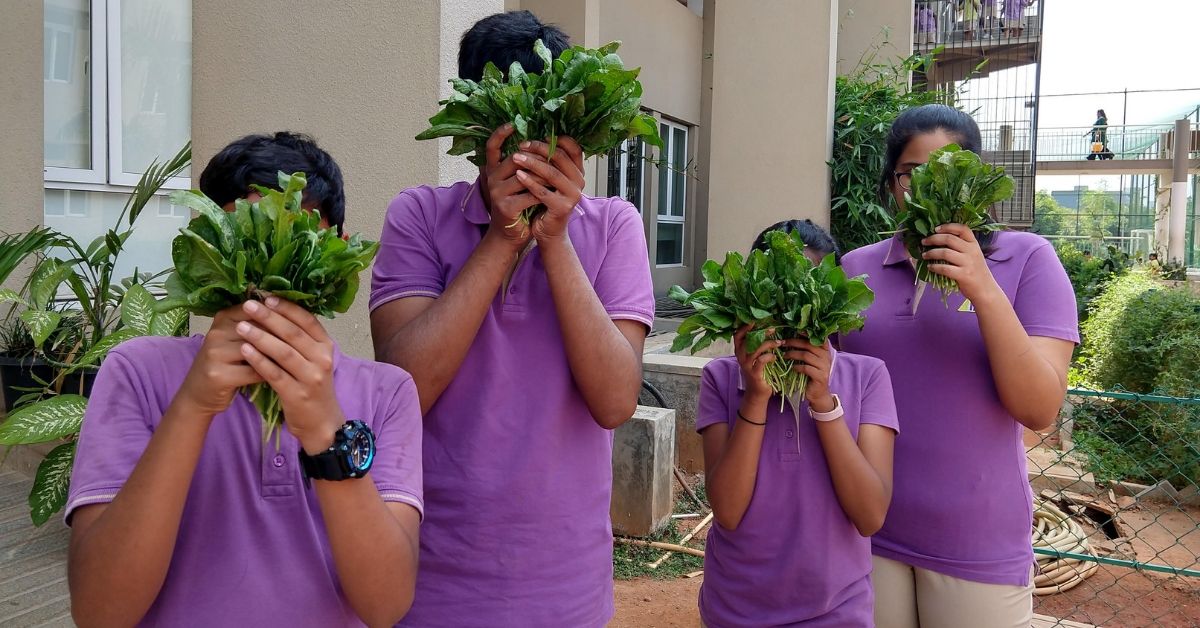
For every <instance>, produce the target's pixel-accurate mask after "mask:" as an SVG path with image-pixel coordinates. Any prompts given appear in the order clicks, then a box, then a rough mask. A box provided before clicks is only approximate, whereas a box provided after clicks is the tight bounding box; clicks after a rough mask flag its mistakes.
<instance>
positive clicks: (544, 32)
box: [458, 11, 571, 81]
mask: <svg viewBox="0 0 1200 628" xmlns="http://www.w3.org/2000/svg"><path fill="white" fill-rule="evenodd" d="M539 39H540V40H542V43H543V44H546V47H547V48H549V49H550V56H552V57H553V58H555V59H557V58H558V55H560V54H562V53H563V51H564V50H566V49H567V48H570V47H571V40H570V38H568V37H567V34H566V33H564V32H563V31H562V29H560V28H558V27H557V26H553V25H550V24H542V21H541V20H539V19H538V18H537V16H536V15H534V14H532V13H530V12H529V11H508V12H506V13H497V14H495V15H489V16H487V17H485V18H483V19H482V20H479V21H478V22H476V23H475V25H474V26H472V27H471V29H470V30H468V31H467V32H465V33H463V36H462V40H461V41H460V42H459V46H458V77H459V78H463V79H468V80H471V81H479V80H481V79H482V78H483V68H484V66H486V65H487V64H488V62H489V61H490V62H492V63H494V64H496V67H497V68H499V69H500V71H501V72H504V73H505V74H506V75H507V73H508V68H509V66H511V65H512V63H513V61H520V62H521V67H522V68H523V69H524V70H525V71H526V72H541V71H542V70H544V69H545V68H544V67H543V64H542V60H541V59H540V58H538V56H537V55H536V54H534V52H533V43H534V42H535V41H537V40H539Z"/></svg>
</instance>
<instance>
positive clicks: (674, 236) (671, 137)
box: [654, 121, 688, 266]
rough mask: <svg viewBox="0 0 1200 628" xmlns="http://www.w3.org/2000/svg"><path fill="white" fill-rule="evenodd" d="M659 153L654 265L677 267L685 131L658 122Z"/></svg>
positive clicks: (682, 214) (685, 164)
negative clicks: (661, 149) (660, 152)
mask: <svg viewBox="0 0 1200 628" xmlns="http://www.w3.org/2000/svg"><path fill="white" fill-rule="evenodd" d="M659 135H661V136H662V139H663V151H662V156H661V157H660V162H659V164H658V216H657V217H658V228H657V237H656V240H657V246H656V248H655V251H656V253H655V256H654V257H655V260H654V262H655V264H657V265H658V266H680V265H682V264H683V256H684V249H683V247H684V231H685V229H684V227H685V225H686V220H687V217H686V213H687V212H686V207H687V167H688V130H687V128H686V127H682V126H679V125H677V124H673V123H671V122H665V121H664V122H661V123H660V125H659Z"/></svg>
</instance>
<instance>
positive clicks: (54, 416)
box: [0, 143, 192, 525]
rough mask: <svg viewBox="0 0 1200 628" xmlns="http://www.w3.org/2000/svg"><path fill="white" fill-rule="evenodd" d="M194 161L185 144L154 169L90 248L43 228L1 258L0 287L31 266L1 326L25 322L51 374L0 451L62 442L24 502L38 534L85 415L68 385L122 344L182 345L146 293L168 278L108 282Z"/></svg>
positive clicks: (175, 317)
mask: <svg viewBox="0 0 1200 628" xmlns="http://www.w3.org/2000/svg"><path fill="white" fill-rule="evenodd" d="M191 158H192V149H191V144H190V143H189V144H188V145H186V146H184V147H183V149H181V150H180V151H179V153H177V154H176V155H175V156H174V157H173V158H171V159H170V160H168V161H167V162H165V163H159V162H154V163H153V164H151V165H150V167H149V168H148V169H147V170H146V172H145V173H143V174H142V177H141V179H140V180H139V181H138V184H137V186H135V187H134V189H133V192H132V194H131V195H130V197H129V201H128V202H127V203H126V205H125V209H124V211H123V212H122V214H121V216H120V217H119V218H118V219H117V224H116V226H115V227H114V228H112V229H110V230H108V232H106V233H105V234H104V235H102V236H100V237H98V238H96V239H95V240H93V241H92V242H91V243H90V244H88V245H86V246H85V245H83V244H81V243H79V242H78V241H76V240H75V239H74V238H72V237H70V236H67V235H64V234H62V233H59V232H56V231H54V230H51V229H46V228H44V227H39V228H37V229H34V230H32V231H29V232H27V233H23V234H15V235H12V236H8V237H7V238H5V240H4V244H5V246H4V247H3V248H0V281H3V280H5V279H7V278H8V277H9V276H10V275H11V274H12V273H13V272H14V271H15V270H16V269H17V268H18V267H20V266H21V265H22V264H23V263H24V262H26V261H27V260H30V259H32V260H34V262H35V264H34V267H33V272H32V274H31V275H30V277H29V280H28V281H26V282H25V284H24V286H23V287H22V289H21V290H20V291H19V292H18V291H15V290H9V289H0V302H3V303H8V304H11V305H12V308H13V309H12V310H10V312H9V317H8V319H7V322H10V323H11V321H12V320H13V318H12V317H13V315H16V316H17V318H18V319H19V320H20V321H21V322H22V324H23V325H24V326H25V329H26V330H27V331H28V333H29V337H30V341H31V342H32V343H33V345H34V355H35V356H36V357H38V358H41V359H43V360H45V361H46V362H48V363H50V364H51V365H53V366H54V367H55V376H54V377H53V378H52V379H51V380H50V381H48V382H46V386H45V387H44V389H42V390H40V391H36V392H34V393H31V394H29V395H26V396H25V397H23V398H22V400H21V402H20V403H19V404H18V406H17V408H15V409H14V411H13V412H12V413H11V414H9V416H8V418H7V419H6V420H5V421H4V423H2V424H0V445H9V446H13V445H33V444H39V443H52V442H59V441H65V442H62V443H61V444H59V445H58V446H56V447H55V448H54V449H52V450H50V452H49V453H48V454H47V455H46V457H45V459H44V460H42V462H41V464H40V465H39V466H38V470H37V475H36V476H35V478H34V483H33V489H32V490H31V491H30V494H29V508H30V516H31V518H32V519H33V522H34V523H35V524H36V525H41V524H43V523H45V522H46V521H47V520H48V519H49V518H50V516H51V515H52V514H54V513H55V512H57V511H58V510H60V509H61V508H62V507H63V504H65V503H66V499H67V488H68V485H69V482H70V477H71V467H72V464H73V462H74V460H75V440H76V438H77V437H78V435H79V429H80V426H81V425H82V424H83V414H84V411H85V409H86V407H87V398H86V397H85V396H84V394H83V393H84V385H83V379H82V378H80V377H74V376H77V375H79V374H80V373H86V372H89V371H94V370H95V369H96V367H97V366H98V365H99V364H100V363H101V361H103V359H104V357H105V356H106V355H108V352H109V350H111V349H112V348H113V347H115V346H117V345H118V344H120V343H121V342H124V341H126V340H129V339H131V338H136V337H138V336H146V335H159V336H173V335H179V334H181V333H183V331H184V330H185V327H186V324H187V313H186V312H185V311H183V310H179V309H175V310H170V311H163V312H158V311H157V310H156V304H157V299H156V298H155V297H154V295H153V294H152V293H151V291H150V289H152V288H153V289H157V288H158V287H159V282H158V279H159V278H161V277H162V276H163V275H164V274H165V271H164V272H162V273H158V274H144V273H138V272H137V271H136V270H135V271H134V275H133V276H131V277H126V278H123V279H117V278H116V277H115V276H114V272H115V269H116V267H117V261H118V259H119V257H120V255H121V252H122V251H123V250H124V248H125V245H126V242H127V241H128V240H129V237H130V236H131V235H133V230H134V227H135V223H136V222H137V219H138V217H139V216H140V215H141V212H142V210H143V209H144V208H145V206H146V204H147V203H149V202H150V200H151V199H153V198H154V195H155V194H156V193H157V192H158V191H159V189H161V188H162V186H163V185H164V184H165V183H166V182H167V180H168V179H170V178H171V177H174V176H176V175H178V174H179V173H180V172H181V171H182V170H183V169H184V168H186V167H187V166H188V164H190V163H191ZM64 289H65V290H66V291H69V293H70V295H71V297H72V298H71V300H70V302H69V303H59V302H58V295H59V292H60V290H64ZM18 312H19V313H18ZM76 327H77V329H75V330H72V329H71V328H76ZM64 333H65V334H67V336H68V337H69V338H74V341H73V343H74V344H72V345H71V346H69V347H67V346H64V345H62V344H59V343H57V342H56V339H57V340H61V337H62V335H63V334H64ZM68 381H78V382H79V389H78V390H66V389H65V388H64V383H65V382H68Z"/></svg>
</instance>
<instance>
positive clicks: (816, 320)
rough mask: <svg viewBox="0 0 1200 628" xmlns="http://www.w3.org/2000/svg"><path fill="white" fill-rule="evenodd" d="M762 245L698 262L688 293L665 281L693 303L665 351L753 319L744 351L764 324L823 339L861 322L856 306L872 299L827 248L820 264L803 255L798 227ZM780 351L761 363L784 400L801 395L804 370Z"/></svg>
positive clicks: (719, 335)
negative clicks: (699, 279)
mask: <svg viewBox="0 0 1200 628" xmlns="http://www.w3.org/2000/svg"><path fill="white" fill-rule="evenodd" d="M767 245H768V246H767V250H766V251H759V250H755V251H752V252H751V253H750V256H749V257H748V258H743V257H742V255H741V253H738V252H736V251H730V252H729V253H728V254H726V256H725V263H724V264H719V263H717V262H715V261H713V260H709V261H707V262H705V263H704V266H703V268H702V269H701V271H702V273H703V275H704V284H703V286H702V287H701V288H700V289H698V290H696V291H695V292H692V293H688V292H687V291H686V290H684V289H683V288H681V287H679V286H675V287H673V288H671V292H670V296H671V298H672V299H675V300H676V301H679V302H680V303H683V304H686V305H690V306H691V307H692V308H693V309H695V310H696V313H695V314H693V315H692V316H689V317H688V318H687V319H686V320H684V321H683V323H681V324H680V325H679V330H678V335H677V336H676V337H675V342H674V343H673V344H672V345H671V351H682V350H684V349H687V348H689V347H690V348H691V352H692V353H696V352H698V351H701V350H703V349H704V348H706V347H708V346H709V345H711V344H712V343H713V341H715V340H729V339H730V338H732V337H733V334H734V332H736V331H737V330H738V329H740V328H741V327H743V326H745V325H752V326H753V329H752V330H751V331H750V332H749V333H748V334H746V344H745V348H746V351H747V352H749V353H753V352H754V351H757V350H758V348H759V347H760V346H761V345H762V343H763V342H764V341H765V340H766V339H767V332H768V330H774V332H773V333H774V336H773V338H777V339H790V338H801V337H807V338H808V339H809V341H811V342H812V343H813V344H816V345H823V344H825V341H826V340H828V338H829V337H830V336H831V335H833V334H838V333H846V332H849V331H854V330H856V329H861V328H862V326H863V317H862V315H861V313H862V311H863V310H865V309H867V307H868V306H870V305H871V303H872V302H873V301H874V300H875V294H874V293H873V292H872V291H871V289H870V288H869V287H867V284H866V282H865V281H864V280H863V279H864V277H861V276H860V277H854V278H848V277H846V272H845V271H844V270H842V268H841V267H840V266H838V265H837V264H836V263H835V262H834V256H833V255H832V254H830V255H828V256H826V257H825V259H824V260H822V262H821V263H820V264H813V263H812V262H810V261H809V259H808V258H807V257H805V256H804V241H803V240H801V239H800V234H799V233H795V232H793V233H791V234H788V233H785V232H782V231H772V232H771V233H769V234H767ZM783 354H784V351H783V350H782V349H778V350H776V357H775V361H773V362H770V363H769V364H768V365H767V367H766V371H765V377H766V379H767V382H768V383H769V384H770V385H771V389H772V390H774V391H775V392H777V393H780V394H781V395H782V396H783V398H784V399H787V398H791V397H793V396H795V395H797V394H799V395H803V394H804V388H805V385H806V384H807V377H806V376H804V375H803V374H801V373H797V372H796V371H795V370H794V369H793V367H794V366H795V363H794V362H793V361H791V360H788V359H785V358H784V357H783ZM780 403H781V405H782V403H783V400H781V402H780Z"/></svg>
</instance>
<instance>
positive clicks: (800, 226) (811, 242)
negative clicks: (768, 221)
mask: <svg viewBox="0 0 1200 628" xmlns="http://www.w3.org/2000/svg"><path fill="white" fill-rule="evenodd" d="M772 231H782V232H784V233H792V232H796V233H799V234H800V240H802V241H803V242H804V246H806V247H808V248H811V249H813V250H815V251H817V252H818V253H820V254H821V257H825V256H826V255H829V254H830V253H833V259H834V260H835V261H837V262H838V263H841V261H842V251H841V249H840V248H838V245H837V241H836V240H834V239H833V236H831V235H829V232H828V231H826V230H825V229H823V228H821V226H820V225H818V224H817V223H815V222H813V221H811V220H808V219H807V218H806V219H804V220H784V221H782V222H777V223H775V224H773V225H771V226H770V227H767V228H766V229H763V231H762V233H760V234H758V237H757V238H755V239H754V245H753V246H751V247H750V250H752V251H766V250H767V234H768V233H770V232H772Z"/></svg>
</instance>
